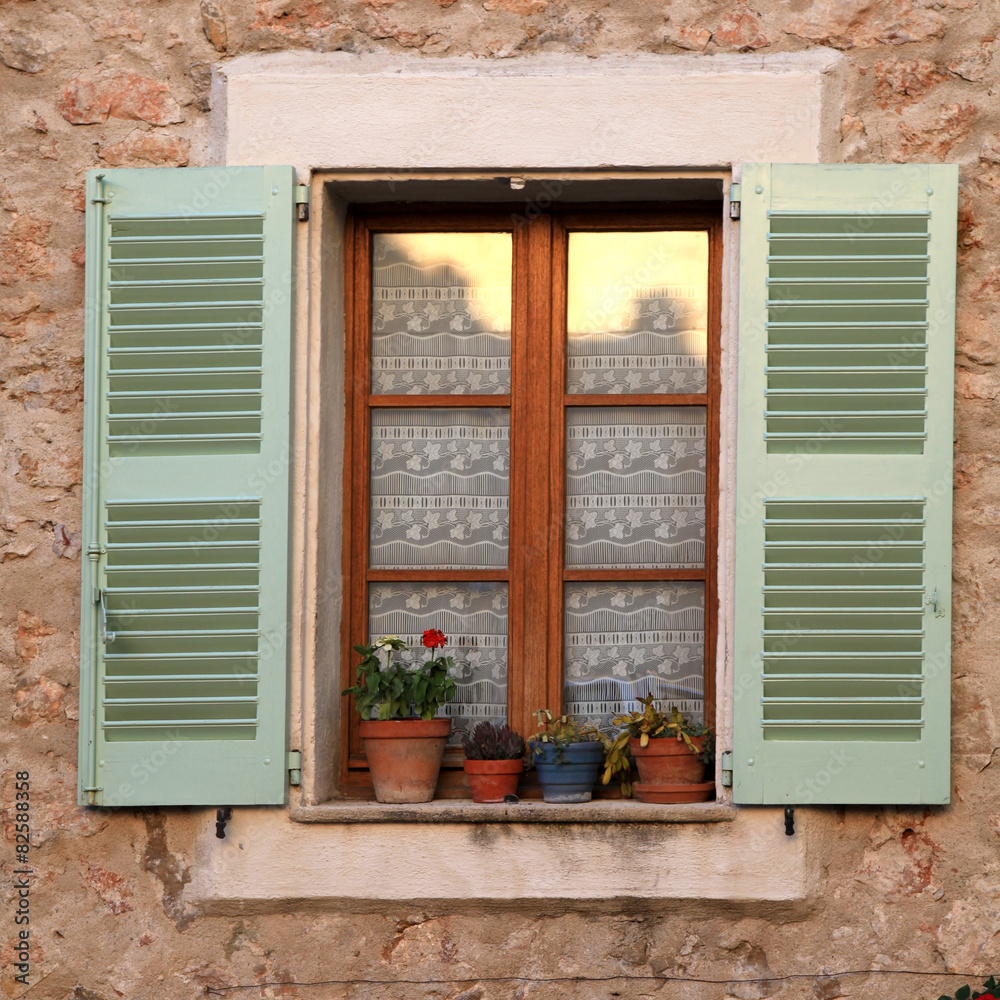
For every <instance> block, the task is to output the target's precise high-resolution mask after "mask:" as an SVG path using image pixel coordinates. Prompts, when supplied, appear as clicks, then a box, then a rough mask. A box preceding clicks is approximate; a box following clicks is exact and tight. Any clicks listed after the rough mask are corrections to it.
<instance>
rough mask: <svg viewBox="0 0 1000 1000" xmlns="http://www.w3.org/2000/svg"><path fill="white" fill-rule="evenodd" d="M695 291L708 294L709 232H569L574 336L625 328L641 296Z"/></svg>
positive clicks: (698, 294) (703, 296)
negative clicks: (660, 292) (671, 290)
mask: <svg viewBox="0 0 1000 1000" xmlns="http://www.w3.org/2000/svg"><path fill="white" fill-rule="evenodd" d="M670 289H674V292H675V294H670V291H669V290H670ZM660 290H663V294H656V293H657V292H659V291H660ZM692 293H694V296H695V297H696V298H697V299H700V300H702V301H704V300H705V299H706V298H707V294H708V234H707V233H704V232H696V233H685V232H656V233H636V232H631V233H570V237H569V288H568V317H567V320H568V324H569V335H570V336H571V337H572V336H573V335H574V334H586V333H595V332H603V331H608V330H626V329H628V328H629V327H630V326H631V325H632V323H633V321H634V319H635V318H636V307H637V303H638V302H639V301H640V300H644V299H656V298H672V299H680V300H689V299H690V298H692Z"/></svg>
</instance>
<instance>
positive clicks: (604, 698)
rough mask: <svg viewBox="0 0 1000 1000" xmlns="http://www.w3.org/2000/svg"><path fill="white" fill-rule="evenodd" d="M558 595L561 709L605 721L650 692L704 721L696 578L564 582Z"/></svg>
mask: <svg viewBox="0 0 1000 1000" xmlns="http://www.w3.org/2000/svg"><path fill="white" fill-rule="evenodd" d="M565 595H566V625H565V627H566V635H565V653H564V656H563V662H564V677H565V684H566V687H565V699H566V712H567V714H569V715H576V716H580V717H582V718H585V719H590V720H592V721H593V722H595V723H597V724H599V725H607V724H608V723H609V722H610V721H611V719H612V717H613V716H615V715H620V714H621V713H622V712H631V711H633V710H635V709H636V708H637V707H638V705H637V699H638V698H641V697H645V696H646V695H647V694H652V695H653V697H654V698H655V699H656V701H657V702H658V703H660V704H661V706H662V707H665V708H669V707H670V706H671V705H676V706H677V707H678V708H679V709H680V710H681V711H682V712H684V713H685V714H686V715H688V716H691V717H692V718H694V719H695V720H696V721H698V722H701V721H703V719H704V715H705V585H704V584H703V583H569V584H567V585H566V591H565Z"/></svg>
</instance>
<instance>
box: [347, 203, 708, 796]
mask: <svg viewBox="0 0 1000 1000" xmlns="http://www.w3.org/2000/svg"><path fill="white" fill-rule="evenodd" d="M518 213H521V214H518ZM665 230H684V231H704V232H706V233H707V235H708V310H709V311H708V352H707V366H708V372H707V375H708V383H707V386H706V392H704V393H698V394H673V395H671V394H666V393H643V394H625V393H621V394H618V393H616V394H606V395H605V394H599V395H583V394H570V393H567V392H566V386H565V367H566V320H567V316H566V271H567V249H568V242H569V240H568V237H569V233H570V232H571V231H580V232H601V231H604V232H617V231H646V232H649V231H665ZM463 231H464V232H510V233H512V236H513V248H512V249H513V260H512V266H513V271H512V295H513V298H512V315H511V394H510V395H509V396H507V395H475V396H473V395H463V394H454V395H445V394H442V395H420V396H417V395H413V396H409V395H408V396H388V395H372V394H371V351H370V345H371V259H372V249H371V245H372V235H373V234H374V233H377V232H397V233H398V232H463ZM344 247H345V271H344V274H345V280H344V289H345V322H346V337H345V383H346V396H345V431H344V507H343V518H344V521H343V523H344V525H345V526H346V527H347V531H346V532H345V533H344V538H345V542H344V551H343V571H344V604H343V617H342V627H341V644H342V657H341V663H342V672H341V677H340V682H341V687H342V688H344V687H347V686H349V685H350V684H353V683H354V672H355V661H356V659H357V654H356V653H355V652H354V650H353V646H354V644H355V643H357V642H360V641H362V640H363V639H364V638H365V636H366V634H367V629H368V584H369V583H371V582H373V581H379V580H383V581H399V582H405V581H407V580H413V581H416V580H429V581H430V580H442V581H465V580H468V581H502V582H506V583H507V585H508V602H509V613H508V647H507V671H508V675H507V704H508V718H509V719H510V721H511V724H512V725H513V726H514V727H515V728H516V729H518V730H520V731H521V732H524V733H525V734H527V733H529V732H532V731H533V723H534V719H533V717H532V714H531V713H532V712H534V711H535V710H536V709H538V708H540V707H543V706H546V707H549V708H552V709H553V710H559V709H561V706H562V702H563V649H562V647H563V590H564V584H565V583H566V582H569V581H574V580H623V581H624V580H636V581H639V580H648V581H670V580H704V582H705V719H706V721H708V722H711V721H712V720H714V718H715V703H716V699H715V648H716V636H717V620H718V592H717V585H716V575H717V565H716V564H717V557H718V511H719V410H720V396H721V388H720V375H719V370H720V333H721V318H722V203H721V202H716V201H706V202H672V203H658V204H654V205H612V206H606V205H602V206H593V207H591V206H565V207H562V208H560V209H558V210H552V211H549V212H546V213H543V214H538V215H536V217H535V218H533V219H529V220H525V218H524V214H523V205H518V206H515V207H511V206H502V205H500V206H451V205H449V206H446V207H442V206H414V207H413V208H405V209H403V208H399V207H385V208H383V207H377V206H376V207H373V206H363V207H358V208H356V209H352V210H350V211H349V212H348V215H347V220H346V231H345V240H344ZM557 373H562V374H561V377H557ZM529 380H530V381H529ZM532 383H533V384H534V385H535V386H540V385H541V386H544V385H547V386H548V387H549V391H548V392H535V393H534V394H533V393H532V392H531V391H530V390H531V384H532ZM571 406H704V407H705V409H706V451H707V455H706V461H707V467H706V488H705V489H706V494H705V507H706V509H705V542H706V544H705V567H704V569H695V570H692V569H676V570H669V569H632V570H628V569H620V570H607V569H598V570H589V569H586V570H583V569H578V570H567V569H565V567H564V566H563V562H564V551H565V546H564V537H563V526H564V518H565V488H566V481H565V480H566V477H565V449H566V443H565V436H566V434H565V426H566V420H565V410H566V409H567V408H568V407H571ZM389 407H392V408H397V407H413V408H435V409H443V408H450V407H463V408H470V407H495V408H509V409H510V415H511V419H510V428H511V429H510V435H511V477H510V539H509V561H508V568H507V569H505V570H504V569H499V570H498V569H488V570H468V569H466V570H427V569H415V570H372V569H369V568H368V552H369V538H368V533H369V524H368V515H369V504H370V497H369V472H370V446H371V435H370V426H371V417H370V412H371V410H372V409H383V408H389ZM546 426H547V427H549V428H550V431H551V434H550V436H548V437H547V436H545V435H542V434H539V433H537V432H533V429H536V428H538V427H546ZM341 712H342V713H343V714H342V716H341V719H342V724H341V726H340V781H341V788H342V789H343V791H344V793H345V794H347V795H350V796H359V797H366V798H367V797H371V796H372V789H371V779H370V778H369V776H368V771H367V766H366V763H365V758H364V754H363V752H362V749H361V744H360V740H359V738H358V735H357V724H358V718H357V712H356V711H355V709H354V706H353V702H352V701H351V700H350V699H349V698H347V697H345V698H342V700H341ZM345 722H346V724H344V723H345ZM461 762H462V753H461V751H460V750H449V751H446V754H445V759H444V766H443V770H442V778H441V781H440V782H439V786H438V794H439V795H445V796H463V795H467V794H468V792H467V789H466V787H465V782H464V775H463V774H462V772H461V770H460V768H461Z"/></svg>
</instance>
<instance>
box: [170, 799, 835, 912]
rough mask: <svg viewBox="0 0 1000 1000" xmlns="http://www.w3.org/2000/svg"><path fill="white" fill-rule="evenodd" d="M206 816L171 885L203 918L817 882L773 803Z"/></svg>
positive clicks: (298, 810) (801, 890)
mask: <svg viewBox="0 0 1000 1000" xmlns="http://www.w3.org/2000/svg"><path fill="white" fill-rule="evenodd" d="M213 818H214V813H208V812H206V813H205V817H204V822H203V823H202V824H201V830H202V833H201V839H200V844H199V848H198V851H199V853H198V861H197V864H195V865H193V866H192V871H193V875H192V884H191V885H190V886H189V887H188V889H187V890H185V898H187V896H188V894H190V896H191V899H192V901H193V902H196V903H197V904H198V905H199V906H200V907H201V908H202V909H203V911H204V912H206V913H209V912H218V913H225V914H231V913H234V912H239V913H255V912H259V913H271V912H275V913H281V912H287V907H288V905H289V901H291V900H295V901H299V902H302V903H306V902H308V903H311V904H315V905H318V906H327V907H340V908H341V909H343V910H344V912H350V911H351V910H352V908H364V909H368V908H371V907H390V908H391V907H393V906H396V905H402V904H406V905H420V906H424V905H426V906H428V907H430V906H434V907H442V908H447V907H454V906H464V905H469V906H475V907H481V906H482V905H483V904H484V902H486V903H489V904H499V903H502V902H511V903H514V902H519V901H520V902H523V901H529V900H534V901H536V903H538V904H541V905H543V906H552V905H555V904H557V903H558V904H559V905H563V904H565V905H567V906H576V905H579V906H590V905H592V904H594V903H597V902H600V901H605V902H606V901H618V902H616V903H615V904H614V905H616V906H617V905H619V904H620V905H627V906H634V905H635V904H636V903H637V902H638V901H643V902H644V905H649V906H653V905H662V906H664V907H669V906H670V905H672V904H671V901H672V900H702V901H704V900H710V899H712V900H731V901H741V902H748V901H751V902H753V901H755V902H761V901H773V902H785V903H791V902H797V901H801V900H804V899H806V898H808V897H809V896H810V895H811V894H813V893H816V892H818V891H819V887H820V884H819V881H818V871H819V869H818V867H817V866H816V865H815V864H810V863H809V861H808V856H809V851H808V850H807V839H808V835H809V831H810V825H809V824H808V823H806V822H803V823H802V824H801V829H800V830H797V831H796V833H795V836H794V837H787V836H785V832H784V823H783V822H782V817H781V809H780V808H760V809H743V808H740V809H737V808H734V807H732V806H729V805H726V804H723V803H716V802H706V803H698V804H692V805H665V806H644V805H642V804H641V803H632V802H621V801H611V802H594V803H582V804H580V805H565V806H558V805H548V804H543V803H541V802H530V803H525V802H521V803H519V804H518V805H516V806H507V807H505V806H502V805H498V806H487V805H475V804H473V803H472V802H471V801H469V800H464V801H463V800H438V801H436V802H429V803H427V804H426V805H406V806H391V805H379V804H377V803H374V802H342V801H341V802H326V803H323V804H321V805H317V806H293V807H292V809H291V810H290V811H289V810H287V809H259V810H240V811H239V812H237V813H236V814H235V817H234V820H233V825H232V828H231V829H232V833H231V834H227V836H226V839H225V840H218V839H217V838H216V836H215V825H214V823H212V822H211V820H212V819H213ZM706 823H711V825H706ZM403 824H405V826H404V825H403ZM814 856H815V852H814ZM359 858H363V859H364V863H363V864H359V862H358V859H359ZM609 905H610V904H609Z"/></svg>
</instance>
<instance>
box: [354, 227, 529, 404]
mask: <svg viewBox="0 0 1000 1000" xmlns="http://www.w3.org/2000/svg"><path fill="white" fill-rule="evenodd" d="M511 247H512V242H511V235H510V233H379V234H376V235H375V237H374V239H373V247H372V256H373V262H372V392H373V393H375V394H377V395H407V394H418V393H419V394H441V393H475V394H479V395H483V394H506V393H509V392H510V303H511V274H512V265H511V260H512V257H511V253H512V251H511Z"/></svg>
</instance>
